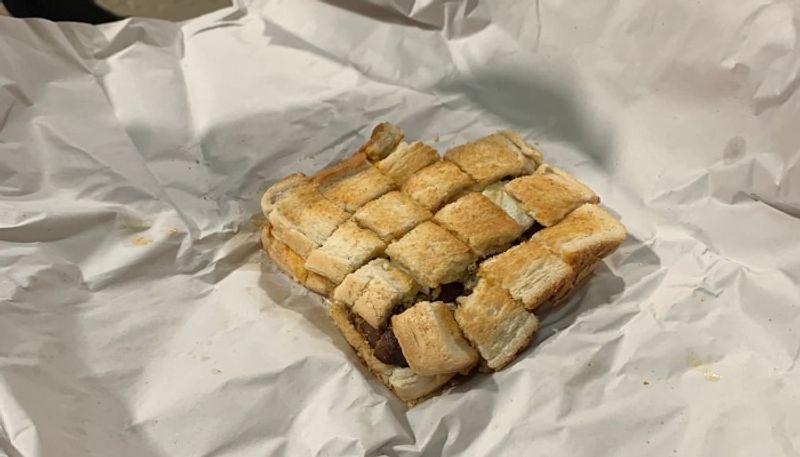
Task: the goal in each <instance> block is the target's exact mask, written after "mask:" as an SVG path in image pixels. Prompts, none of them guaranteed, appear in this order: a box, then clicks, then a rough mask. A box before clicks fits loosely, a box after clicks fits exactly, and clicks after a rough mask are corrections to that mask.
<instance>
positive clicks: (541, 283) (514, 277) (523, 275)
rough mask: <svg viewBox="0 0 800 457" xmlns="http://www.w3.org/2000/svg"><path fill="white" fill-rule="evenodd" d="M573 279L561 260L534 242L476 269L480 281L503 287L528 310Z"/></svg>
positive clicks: (515, 247) (523, 244) (519, 246)
mask: <svg viewBox="0 0 800 457" xmlns="http://www.w3.org/2000/svg"><path fill="white" fill-rule="evenodd" d="M574 276H575V275H574V273H573V270H572V268H570V266H569V265H567V263H566V262H564V261H563V260H562V259H561V257H560V256H558V255H557V254H554V253H552V252H550V250H548V249H547V248H546V247H545V246H544V245H543V244H541V243H540V242H538V241H536V240H534V239H531V240H528V241H526V242H524V243H522V244H519V245H517V246H514V247H513V248H511V249H509V250H508V251H506V252H504V253H502V254H498V255H496V256H494V257H492V258H491V259H489V260H487V261H485V262H483V263H482V264H481V266H480V268H479V269H478V277H479V278H480V279H484V280H487V281H489V282H491V283H494V284H497V285H500V286H502V287H503V288H505V289H506V290H507V291H508V293H509V294H510V295H511V296H512V297H513V298H515V299H517V300H519V301H521V302H522V304H524V305H525V308H527V309H529V310H533V309H535V308H536V307H537V306H539V305H541V304H542V303H544V302H545V301H546V300H548V299H549V298H550V297H552V296H553V295H554V294H555V293H557V292H558V291H560V290H562V288H563V287H564V286H565V285H569V284H571V283H572V279H573V278H574Z"/></svg>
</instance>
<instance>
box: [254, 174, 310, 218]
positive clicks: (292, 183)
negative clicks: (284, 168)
mask: <svg viewBox="0 0 800 457" xmlns="http://www.w3.org/2000/svg"><path fill="white" fill-rule="evenodd" d="M307 185H311V178H309V177H308V176H306V175H304V174H302V173H294V174H291V175H289V176H287V177H285V178H283V179H281V180H279V181H278V182H276V183H275V184H273V185H271V186H270V187H269V188H268V189H267V190H266V191H264V195H262V196H261V211H262V212H263V213H264V217H269V213H271V212H272V210H273V209H274V208H275V204H276V203H277V202H278V201H279V200H280V199H281V198H282V197H283V196H285V195H286V194H287V193H288V192H291V191H292V190H294V189H296V188H298V187H300V186H307Z"/></svg>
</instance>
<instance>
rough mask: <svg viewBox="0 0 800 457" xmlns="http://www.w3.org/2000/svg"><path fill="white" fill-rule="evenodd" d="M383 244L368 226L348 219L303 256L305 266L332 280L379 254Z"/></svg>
mask: <svg viewBox="0 0 800 457" xmlns="http://www.w3.org/2000/svg"><path fill="white" fill-rule="evenodd" d="M384 249H386V244H385V243H384V242H383V241H382V240H381V239H380V238H379V237H378V235H376V234H375V233H373V232H372V231H370V230H367V229H363V228H361V227H359V226H358V224H356V223H355V222H354V221H352V220H350V221H347V222H345V223H344V224H342V225H340V226H339V228H338V229H336V231H335V232H333V234H332V235H331V236H330V237H329V238H328V239H327V240H326V241H325V243H323V244H322V246H321V247H320V248H318V249H314V250H313V251H311V254H309V255H308V259H306V265H305V267H306V269H307V270H310V271H313V272H315V273H318V274H320V275H322V276H324V277H326V278H328V279H330V280H331V281H333V282H334V283H336V284H339V283H340V282H342V280H343V279H344V277H345V275H347V274H348V273H350V272H352V271H354V270H355V269H356V268H358V267H360V266H361V265H364V263H366V262H367V261H368V260H371V259H374V258H375V257H377V256H379V255H381V254H382V253H383V250H384Z"/></svg>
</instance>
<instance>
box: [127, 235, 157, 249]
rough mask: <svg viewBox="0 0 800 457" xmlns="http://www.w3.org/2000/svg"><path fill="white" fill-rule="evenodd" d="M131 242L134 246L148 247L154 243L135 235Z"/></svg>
mask: <svg viewBox="0 0 800 457" xmlns="http://www.w3.org/2000/svg"><path fill="white" fill-rule="evenodd" d="M131 242H132V243H133V245H134V246H147V245H148V244H150V243H152V242H153V240H151V239H149V238H145V237H143V236H142V235H134V236H133V239H132V240H131Z"/></svg>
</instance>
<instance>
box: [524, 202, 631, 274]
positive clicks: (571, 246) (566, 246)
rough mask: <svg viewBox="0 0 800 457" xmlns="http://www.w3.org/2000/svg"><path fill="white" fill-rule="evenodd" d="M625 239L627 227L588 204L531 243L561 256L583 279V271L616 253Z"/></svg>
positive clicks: (544, 231) (545, 230) (543, 231)
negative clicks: (536, 242) (548, 248)
mask: <svg viewBox="0 0 800 457" xmlns="http://www.w3.org/2000/svg"><path fill="white" fill-rule="evenodd" d="M626 235H627V232H626V230H625V226H624V225H622V223H620V222H619V221H618V220H617V219H616V218H615V217H614V216H612V215H611V214H609V213H608V211H606V210H604V209H603V208H601V207H599V206H597V205H592V204H586V205H583V206H581V207H580V208H578V209H576V210H575V211H573V212H571V213H570V214H569V216H567V217H566V218H564V220H563V221H561V222H560V223H558V224H556V225H554V226H553V227H549V228H546V229H544V230H541V231H539V232H537V233H536V234H535V235H533V237H532V240H538V241H539V242H541V243H543V244H544V245H546V246H548V247H550V248H551V249H553V250H554V251H555V252H558V253H560V254H561V257H562V258H563V259H564V260H565V261H566V262H567V263H568V264H570V265H571V266H572V267H573V268H574V269H575V271H576V273H577V274H578V275H581V273H582V271H583V270H585V269H588V268H590V267H591V266H592V265H593V264H594V263H595V262H596V261H597V260H599V259H602V258H603V257H605V256H607V255H608V254H610V253H611V252H613V251H614V250H615V249H617V247H619V245H620V244H621V243H622V242H623V241H624V240H625V237H626Z"/></svg>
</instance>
